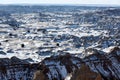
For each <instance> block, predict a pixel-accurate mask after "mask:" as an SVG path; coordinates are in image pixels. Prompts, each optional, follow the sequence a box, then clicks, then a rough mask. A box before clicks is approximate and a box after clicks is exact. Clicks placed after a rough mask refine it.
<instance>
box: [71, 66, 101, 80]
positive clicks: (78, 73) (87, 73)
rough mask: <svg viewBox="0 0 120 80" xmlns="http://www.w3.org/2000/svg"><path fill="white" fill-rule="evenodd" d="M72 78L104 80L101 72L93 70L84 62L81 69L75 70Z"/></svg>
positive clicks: (73, 79) (78, 79) (74, 79)
mask: <svg viewBox="0 0 120 80" xmlns="http://www.w3.org/2000/svg"><path fill="white" fill-rule="evenodd" d="M70 80H102V77H101V75H100V74H99V73H96V72H93V71H91V70H90V68H89V67H88V66H87V65H85V64H83V65H82V66H81V68H80V69H77V70H75V71H74V73H73V74H72V77H71V79H70Z"/></svg>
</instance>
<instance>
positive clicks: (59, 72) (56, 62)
mask: <svg viewBox="0 0 120 80" xmlns="http://www.w3.org/2000/svg"><path fill="white" fill-rule="evenodd" d="M87 52H90V53H92V54H91V55H88V56H86V57H85V58H83V59H80V58H79V57H76V56H75V55H71V54H65V55H57V56H51V57H49V58H46V59H44V60H43V61H42V62H40V63H37V64H30V63H28V62H27V61H25V60H20V59H18V58H16V57H12V58H11V59H8V58H3V59H0V80H33V74H34V80H65V78H66V76H67V75H68V74H71V80H73V78H74V80H78V78H80V79H84V76H85V75H86V74H85V75H83V76H82V75H81V72H83V73H82V74H84V72H85V73H91V74H89V75H90V76H94V75H95V78H94V80H101V79H104V80H120V48H119V47H114V48H113V49H111V51H110V52H109V53H104V52H102V51H98V50H95V49H88V50H86V53H87ZM82 65H85V66H82ZM86 66H87V68H86ZM84 69H86V71H84ZM76 71H78V72H76ZM76 73H78V74H77V75H76ZM92 74H93V75H92ZM80 76H81V77H80ZM90 76H86V80H91V79H90V78H89V77H90ZM87 77H88V78H87ZM92 80H93V79H92Z"/></svg>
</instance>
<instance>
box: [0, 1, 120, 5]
mask: <svg viewBox="0 0 120 80" xmlns="http://www.w3.org/2000/svg"><path fill="white" fill-rule="evenodd" d="M23 3H24V4H104V5H105V4H107V5H120V0H0V4H23Z"/></svg>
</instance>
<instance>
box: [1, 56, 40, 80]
mask: <svg viewBox="0 0 120 80" xmlns="http://www.w3.org/2000/svg"><path fill="white" fill-rule="evenodd" d="M37 65H38V64H30V63H28V62H27V61H24V60H20V59H18V58H16V57H12V58H11V59H9V58H2V59H0V80H32V78H33V73H34V72H35V70H36V66H37Z"/></svg>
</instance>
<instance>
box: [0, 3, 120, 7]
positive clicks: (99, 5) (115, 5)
mask: <svg viewBox="0 0 120 80" xmlns="http://www.w3.org/2000/svg"><path fill="white" fill-rule="evenodd" d="M0 6H91V7H92V6H93V7H120V5H118V4H54V3H53V4H51V3H39V4H36V3H34V4H31V3H13V4H11V3H10V4H1V3H0Z"/></svg>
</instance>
